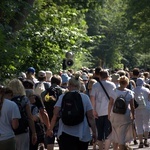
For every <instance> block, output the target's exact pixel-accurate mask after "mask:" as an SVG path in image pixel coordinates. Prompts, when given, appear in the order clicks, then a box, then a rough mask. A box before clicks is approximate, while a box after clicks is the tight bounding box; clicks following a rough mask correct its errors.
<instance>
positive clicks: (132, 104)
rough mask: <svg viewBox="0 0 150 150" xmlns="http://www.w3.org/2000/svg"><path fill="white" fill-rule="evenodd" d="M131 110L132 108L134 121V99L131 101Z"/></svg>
mask: <svg viewBox="0 0 150 150" xmlns="http://www.w3.org/2000/svg"><path fill="white" fill-rule="evenodd" d="M130 108H131V114H132V119H133V120H134V119H135V116H134V110H135V108H134V99H131V100H130Z"/></svg>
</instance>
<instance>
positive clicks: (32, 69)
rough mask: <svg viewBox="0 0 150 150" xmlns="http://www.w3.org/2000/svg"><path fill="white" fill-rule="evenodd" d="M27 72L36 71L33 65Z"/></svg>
mask: <svg viewBox="0 0 150 150" xmlns="http://www.w3.org/2000/svg"><path fill="white" fill-rule="evenodd" d="M27 72H28V73H30V72H31V73H35V69H34V68H33V67H29V68H28V69H27Z"/></svg>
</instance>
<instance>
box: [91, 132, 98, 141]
mask: <svg viewBox="0 0 150 150" xmlns="http://www.w3.org/2000/svg"><path fill="white" fill-rule="evenodd" d="M92 138H93V143H95V142H96V141H97V135H96V133H93V134H92Z"/></svg>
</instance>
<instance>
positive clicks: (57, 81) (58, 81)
mask: <svg viewBox="0 0 150 150" xmlns="http://www.w3.org/2000/svg"><path fill="white" fill-rule="evenodd" d="M61 82H62V79H61V76H60V75H53V76H52V78H51V84H57V85H60V84H61Z"/></svg>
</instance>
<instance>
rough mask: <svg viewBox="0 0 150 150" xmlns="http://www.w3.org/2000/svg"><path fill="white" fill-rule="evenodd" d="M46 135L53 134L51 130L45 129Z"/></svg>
mask: <svg viewBox="0 0 150 150" xmlns="http://www.w3.org/2000/svg"><path fill="white" fill-rule="evenodd" d="M46 136H50V137H52V136H53V130H50V129H47V130H46Z"/></svg>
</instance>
